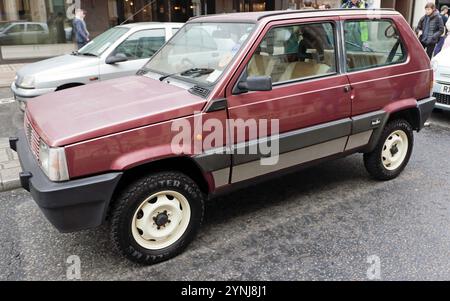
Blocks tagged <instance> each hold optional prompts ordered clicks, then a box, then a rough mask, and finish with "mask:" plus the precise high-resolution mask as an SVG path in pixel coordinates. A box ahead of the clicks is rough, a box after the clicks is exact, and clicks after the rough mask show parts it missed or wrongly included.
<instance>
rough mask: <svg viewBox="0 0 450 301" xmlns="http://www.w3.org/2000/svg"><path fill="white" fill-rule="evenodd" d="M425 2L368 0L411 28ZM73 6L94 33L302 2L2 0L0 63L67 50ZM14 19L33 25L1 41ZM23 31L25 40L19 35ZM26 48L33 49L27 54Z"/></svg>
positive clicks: (336, 0) (334, 3) (334, 1)
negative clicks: (390, 10) (400, 17)
mask: <svg viewBox="0 0 450 301" xmlns="http://www.w3.org/2000/svg"><path fill="white" fill-rule="evenodd" d="M428 1H429V0H366V2H367V3H369V5H370V6H371V7H375V8H380V7H382V8H394V9H396V10H398V11H399V12H401V13H402V14H403V15H404V16H405V18H406V19H407V20H408V22H410V24H411V25H412V26H414V25H415V24H417V22H418V20H419V18H420V17H421V16H422V15H423V11H424V6H425V4H426V3H427V2H428ZM342 2H345V0H313V3H314V4H315V5H317V6H319V5H321V4H329V5H330V6H331V7H332V8H338V7H340V5H342ZM436 2H437V4H438V5H443V4H449V3H450V0H440V1H436ZM76 7H81V8H82V9H84V10H86V11H87V16H86V23H87V27H88V30H89V32H90V33H91V36H92V37H95V36H96V35H98V34H100V33H101V32H103V31H105V30H107V29H108V28H110V27H113V26H116V25H119V24H121V23H131V22H144V21H161V22H185V21H187V20H188V19H189V18H190V17H193V16H198V15H205V14H215V13H232V12H252V11H268V10H285V9H300V8H302V7H303V0H95V1H94V0H0V64H1V63H5V62H6V61H8V60H20V59H26V58H30V59H33V58H40V57H45V56H46V53H48V56H52V55H56V54H59V53H64V52H67V51H68V49H70V48H71V47H72V46H71V45H72V20H73V18H74V11H75V8H76ZM14 21H20V22H22V23H23V22H25V23H26V22H28V23H34V25H33V26H31V25H27V26H22V27H20V26H17V27H14V28H15V29H14V28H13V29H14V30H15V31H16V36H18V37H17V38H16V39H9V40H8V39H2V37H1V33H2V28H3V29H5V28H7V26H8V24H11V22H14ZM10 27H11V26H10ZM32 27H33V28H34V30H36V31H37V30H40V31H41V33H40V34H41V35H43V34H46V35H48V39H46V40H45V41H42V40H40V39H38V38H36V37H32V33H31V32H28V29H31V28H32ZM8 30H9V31H11V30H12V29H11V28H10V29H8ZM21 30H23V31H24V34H23V35H22V36H20V32H19V33H17V31H21ZM25 31H26V33H25ZM25 35H27V38H23V37H24V36H25ZM30 36H31V37H30ZM43 44H44V45H43ZM18 46H21V47H20V48H18ZM31 46H33V47H32V48H31ZM14 47H15V48H14ZM27 47H28V48H30V49H33V51H28V52H27V50H26V48H27ZM36 49H37V51H36ZM18 55H19V57H17V56H18Z"/></svg>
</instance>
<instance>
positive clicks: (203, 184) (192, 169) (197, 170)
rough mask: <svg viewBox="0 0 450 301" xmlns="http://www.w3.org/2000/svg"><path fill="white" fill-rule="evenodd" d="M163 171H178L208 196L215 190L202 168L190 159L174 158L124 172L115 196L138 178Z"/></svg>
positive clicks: (210, 178) (209, 177) (210, 179)
mask: <svg viewBox="0 0 450 301" xmlns="http://www.w3.org/2000/svg"><path fill="white" fill-rule="evenodd" d="M161 171H178V172H181V173H183V174H185V175H186V176H188V177H190V178H191V179H192V180H194V181H195V182H196V183H197V185H198V186H199V188H200V190H201V191H202V192H203V193H205V194H206V195H208V194H209V193H210V192H211V191H212V189H213V185H214V184H213V182H212V181H213V180H212V177H211V176H210V175H209V174H207V173H205V172H204V171H203V170H202V169H201V167H200V166H199V165H198V164H197V163H196V162H195V161H194V160H193V159H192V158H190V157H173V158H167V159H161V160H157V161H152V162H149V163H145V164H142V165H139V166H136V167H133V168H130V169H128V170H126V171H124V174H123V176H122V178H121V180H120V182H119V184H118V185H117V187H116V190H115V192H114V195H116V194H117V193H118V192H119V191H121V190H122V189H123V188H124V187H126V186H127V185H129V184H130V183H132V182H133V181H134V180H136V179H137V178H140V177H142V176H145V175H148V174H149V173H155V172H161Z"/></svg>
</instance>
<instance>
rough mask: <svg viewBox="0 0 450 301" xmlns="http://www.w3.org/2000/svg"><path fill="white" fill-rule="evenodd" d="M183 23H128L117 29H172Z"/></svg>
mask: <svg viewBox="0 0 450 301" xmlns="http://www.w3.org/2000/svg"><path fill="white" fill-rule="evenodd" d="M183 25H184V23H174V22H137V23H128V24H122V25H119V26H118V27H125V28H131V29H133V28H154V27H161V26H162V27H166V26H168V27H174V26H177V27H178V26H183Z"/></svg>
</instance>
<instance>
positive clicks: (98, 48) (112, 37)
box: [78, 27, 129, 56]
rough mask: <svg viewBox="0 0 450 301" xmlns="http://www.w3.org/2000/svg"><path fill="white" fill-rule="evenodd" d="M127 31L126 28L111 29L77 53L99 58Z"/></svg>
mask: <svg viewBox="0 0 450 301" xmlns="http://www.w3.org/2000/svg"><path fill="white" fill-rule="evenodd" d="M128 30H129V29H128V28H124V27H115V28H111V29H110V30H107V31H105V32H104V33H102V34H101V35H99V36H98V37H96V38H95V39H93V40H92V41H90V42H89V43H88V44H87V45H86V46H84V47H83V48H81V49H80V50H79V51H78V53H79V54H83V55H94V56H99V55H101V54H102V53H103V52H105V51H106V49H108V48H109V47H110V46H111V45H112V44H114V43H115V42H116V41H117V40H118V39H120V38H121V37H122V36H123V35H124V34H125V33H126V32H128Z"/></svg>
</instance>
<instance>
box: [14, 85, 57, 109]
mask: <svg viewBox="0 0 450 301" xmlns="http://www.w3.org/2000/svg"><path fill="white" fill-rule="evenodd" d="M55 90H56V88H45V89H23V88H20V87H18V86H17V85H16V83H12V84H11V91H12V92H13V93H14V98H15V99H16V100H17V102H18V103H19V106H20V108H21V109H22V111H24V110H25V106H26V102H27V101H29V100H30V99H33V98H35V97H38V96H41V95H44V94H47V93H51V92H55Z"/></svg>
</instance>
